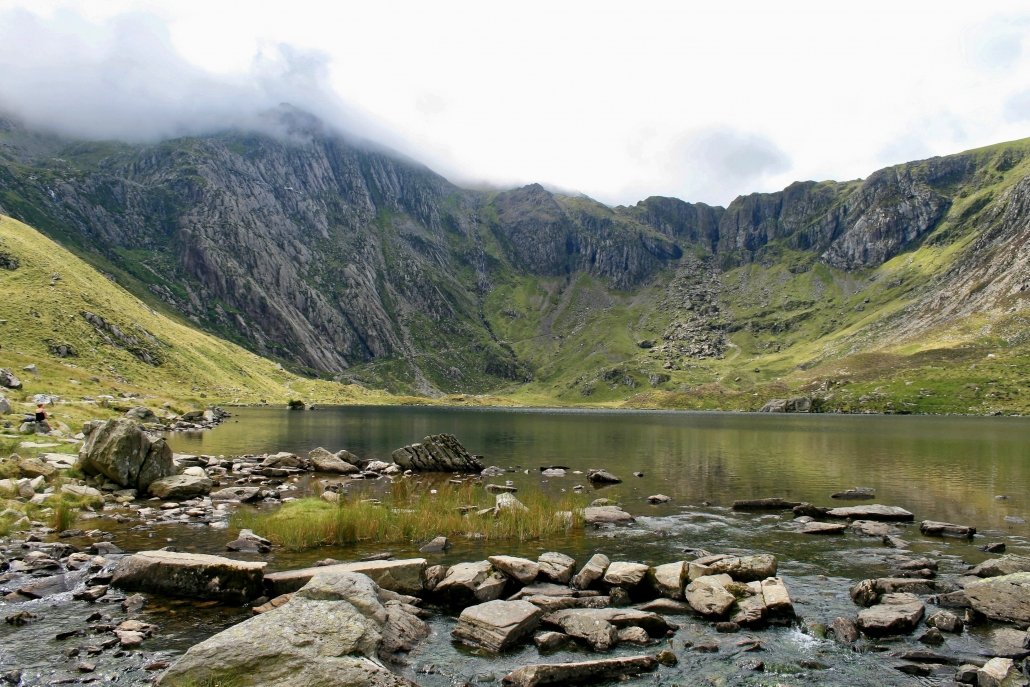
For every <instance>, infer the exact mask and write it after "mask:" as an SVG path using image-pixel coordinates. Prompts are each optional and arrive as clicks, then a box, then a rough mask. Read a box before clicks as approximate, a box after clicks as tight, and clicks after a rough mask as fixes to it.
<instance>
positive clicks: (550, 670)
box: [502, 656, 658, 687]
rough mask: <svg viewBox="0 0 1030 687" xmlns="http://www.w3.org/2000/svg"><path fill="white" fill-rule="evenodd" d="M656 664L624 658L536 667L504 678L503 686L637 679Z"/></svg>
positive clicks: (642, 658) (646, 658) (646, 659)
mask: <svg viewBox="0 0 1030 687" xmlns="http://www.w3.org/2000/svg"><path fill="white" fill-rule="evenodd" d="M657 667H658V660H657V659H656V658H654V657H653V656H623V657H620V658H608V659H604V660H598V661H579V662H576V663H539V664H536V665H530V666H522V667H521V668H518V669H516V670H514V671H512V672H511V673H508V674H507V675H505V676H504V679H503V680H502V682H503V684H505V685H510V686H511V687H537V685H561V684H577V683H580V684H589V685H596V684H600V683H601V682H604V681H607V680H615V679H618V678H623V677H628V676H631V675H637V674H639V673H645V672H649V671H652V670H654V669H655V668H657Z"/></svg>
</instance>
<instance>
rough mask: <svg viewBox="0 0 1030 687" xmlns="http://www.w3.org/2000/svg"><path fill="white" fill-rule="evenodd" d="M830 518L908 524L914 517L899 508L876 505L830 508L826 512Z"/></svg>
mask: <svg viewBox="0 0 1030 687" xmlns="http://www.w3.org/2000/svg"><path fill="white" fill-rule="evenodd" d="M826 514H827V515H828V516H830V517H831V518H845V519H852V520H879V521H881V522H910V521H912V520H913V519H914V517H915V516H913V515H912V513H910V512H909V511H907V510H905V509H904V508H901V507H899V506H884V505H881V504H878V503H873V504H869V505H868V506H847V507H844V508H831V509H830V510H829V511H827V512H826Z"/></svg>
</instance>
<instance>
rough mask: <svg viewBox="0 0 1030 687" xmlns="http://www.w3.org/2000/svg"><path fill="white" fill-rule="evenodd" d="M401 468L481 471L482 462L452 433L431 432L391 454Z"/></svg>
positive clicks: (435, 470)
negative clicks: (416, 442)
mask: <svg viewBox="0 0 1030 687" xmlns="http://www.w3.org/2000/svg"><path fill="white" fill-rule="evenodd" d="M392 457H393V462H395V463H396V464H397V465H398V466H400V468H401V469H402V470H414V471H416V472H474V473H478V472H480V471H482V469H483V464H482V463H481V462H480V461H479V459H478V458H476V457H475V456H473V455H472V454H471V453H469V452H468V450H467V449H466V448H465V447H464V446H462V445H461V442H459V441H458V440H457V439H456V438H455V437H454V435H453V434H433V435H431V436H428V437H426V438H425V439H423V440H422V443H419V444H412V445H410V446H404V447H402V448H399V449H397V450H396V451H394V452H393V454H392Z"/></svg>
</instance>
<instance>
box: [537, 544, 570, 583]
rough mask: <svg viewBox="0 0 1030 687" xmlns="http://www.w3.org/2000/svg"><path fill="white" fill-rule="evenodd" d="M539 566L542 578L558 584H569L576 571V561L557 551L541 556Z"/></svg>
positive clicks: (538, 561) (538, 560)
mask: <svg viewBox="0 0 1030 687" xmlns="http://www.w3.org/2000/svg"><path fill="white" fill-rule="evenodd" d="M537 564H538V565H539V566H540V577H541V578H543V579H545V580H550V581H551V582H557V583H558V584H568V583H569V581H570V580H571V579H572V575H573V573H574V572H575V571H576V561H575V559H573V558H571V557H570V556H566V555H565V554H563V553H558V552H556V551H548V552H547V553H542V554H540V557H539V558H538V559H537Z"/></svg>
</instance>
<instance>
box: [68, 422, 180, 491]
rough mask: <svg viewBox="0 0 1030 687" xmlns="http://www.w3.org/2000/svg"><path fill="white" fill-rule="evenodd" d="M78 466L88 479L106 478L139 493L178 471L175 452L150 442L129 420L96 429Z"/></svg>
mask: <svg viewBox="0 0 1030 687" xmlns="http://www.w3.org/2000/svg"><path fill="white" fill-rule="evenodd" d="M76 466H77V467H78V468H79V469H80V470H81V471H82V473H83V474H85V475H103V476H104V477H107V478H108V479H109V480H111V481H112V482H114V483H115V484H117V485H119V486H122V487H128V488H129V489H137V490H139V491H140V492H145V491H146V490H147V488H148V487H149V486H150V483H151V482H153V481H154V480H156V479H160V478H161V477H168V476H170V475H174V474H175V471H176V470H175V463H174V462H173V461H172V449H171V448H169V446H168V444H167V443H166V442H165V440H164V439H151V438H150V437H149V436H147V434H146V433H145V432H144V431H143V430H142V429H140V426H139V425H138V424H136V423H135V422H133V421H132V420H126V419H117V420H108V421H107V422H104V423H102V424H99V425H97V426H94V427H93V428H92V430H91V431H90V432H89V433H88V436H87V437H86V441H85V443H83V445H82V448H81V449H80V450H79V460H78V462H77V463H76Z"/></svg>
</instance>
